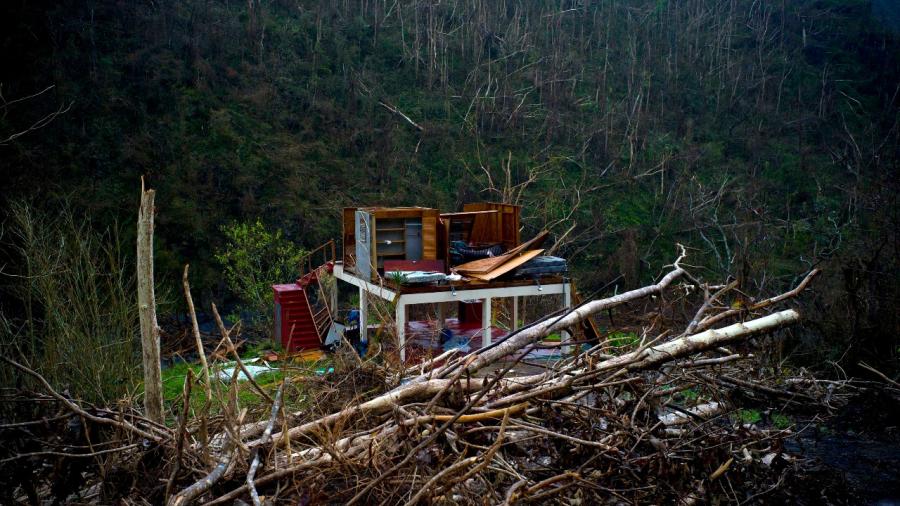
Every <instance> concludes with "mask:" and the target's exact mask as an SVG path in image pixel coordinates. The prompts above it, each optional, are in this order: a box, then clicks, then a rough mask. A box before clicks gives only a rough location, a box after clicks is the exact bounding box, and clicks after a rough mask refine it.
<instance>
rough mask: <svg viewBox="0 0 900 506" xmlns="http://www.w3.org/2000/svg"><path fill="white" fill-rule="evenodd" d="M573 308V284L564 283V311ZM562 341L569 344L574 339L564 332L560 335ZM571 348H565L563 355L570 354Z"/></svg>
mask: <svg viewBox="0 0 900 506" xmlns="http://www.w3.org/2000/svg"><path fill="white" fill-rule="evenodd" d="M571 307H572V283H569V282H564V283H563V309H570V308H571ZM560 339H561V340H562V342H564V343H565V342H568V341H570V340H571V339H572V336H570V335H569V333H568V332H566V331H563V332H561V333H560ZM569 348H570V347H569V346H563V348H562V351H563V353H569Z"/></svg>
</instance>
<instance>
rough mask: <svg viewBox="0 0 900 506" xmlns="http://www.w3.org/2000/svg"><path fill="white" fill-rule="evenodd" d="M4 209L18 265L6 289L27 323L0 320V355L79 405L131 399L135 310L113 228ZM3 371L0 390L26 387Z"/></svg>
mask: <svg viewBox="0 0 900 506" xmlns="http://www.w3.org/2000/svg"><path fill="white" fill-rule="evenodd" d="M11 210H12V215H11V220H10V222H8V223H7V225H8V226H9V227H10V228H9V229H8V232H9V233H10V235H11V239H12V240H13V241H14V244H15V247H14V249H13V251H12V252H11V253H12V254H13V255H14V257H15V258H17V259H18V260H19V261H20V262H22V263H21V265H22V266H23V271H22V273H21V276H22V277H21V278H17V279H16V281H19V282H18V283H16V284H14V285H12V286H13V289H14V293H15V295H16V296H17V297H18V298H19V300H20V301H22V303H23V306H24V307H23V308H22V309H23V312H24V314H25V315H26V316H27V317H26V318H25V319H24V320H22V321H21V323H20V322H17V321H13V320H10V319H9V318H7V317H5V316H2V315H0V322H2V325H0V342H2V349H0V352H2V353H3V354H4V355H6V356H9V357H12V358H14V359H17V360H24V361H25V362H26V363H27V364H29V365H30V366H31V367H32V368H33V369H35V370H37V371H38V372H39V373H41V374H42V375H44V376H45V377H46V378H47V380H48V381H50V383H51V384H53V385H56V386H57V387H58V388H59V389H60V390H68V391H69V392H71V393H73V394H77V395H78V396H79V397H81V398H83V399H85V400H88V401H91V402H106V403H108V404H113V403H114V402H115V401H117V400H119V399H124V398H130V397H132V396H133V395H135V394H136V393H137V387H138V381H139V379H140V376H141V369H140V344H139V341H138V312H137V301H136V289H135V286H134V278H133V274H132V273H131V270H130V269H128V268H126V258H127V257H126V256H125V254H124V253H123V252H122V251H121V250H120V249H119V244H120V241H119V240H118V235H119V232H118V230H117V229H116V228H110V229H107V230H104V231H102V232H97V231H95V229H93V228H92V226H91V223H90V222H85V221H83V220H82V218H81V217H79V216H77V215H76V213H75V212H73V211H71V210H70V209H68V208H63V209H62V210H61V212H60V213H59V214H57V215H51V214H48V213H44V212H41V211H39V210H37V209H35V208H34V207H32V206H30V205H28V204H25V203H23V202H16V203H13V204H12V206H11ZM10 369H11V368H9V367H4V368H2V369H0V370H2V371H3V372H2V373H0V384H2V386H4V387H6V386H13V385H15V384H17V383H18V382H19V381H21V382H24V383H26V384H28V382H29V381H30V379H29V378H23V377H21V375H20V374H19V373H18V372H16V371H12V370H10Z"/></svg>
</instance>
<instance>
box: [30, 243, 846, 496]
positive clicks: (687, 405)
mask: <svg viewBox="0 0 900 506" xmlns="http://www.w3.org/2000/svg"><path fill="white" fill-rule="evenodd" d="M682 259H683V256H682V257H679V259H678V260H677V261H676V262H674V264H673V265H672V266H671V269H670V270H669V271H668V272H667V273H665V275H663V276H662V277H661V278H660V279H659V281H658V282H657V283H655V284H652V285H648V286H645V287H642V288H639V289H636V290H631V291H627V292H624V293H620V294H618V295H614V296H611V297H607V298H602V299H597V300H590V301H585V302H584V303H582V304H579V305H578V306H577V307H575V308H573V309H572V310H570V311H568V312H565V313H562V314H557V315H553V316H550V317H546V318H544V319H542V320H540V321H538V322H535V323H533V324H531V325H529V326H527V327H525V328H523V329H520V330H518V331H516V332H513V333H512V334H511V335H510V336H508V337H506V338H504V339H503V340H502V341H500V342H498V343H496V344H495V345H493V346H491V347H487V348H482V349H479V350H478V351H476V352H474V353H472V354H469V355H462V354H460V353H447V354H445V355H443V356H442V357H441V358H440V359H438V360H432V361H429V362H427V363H423V364H420V365H419V366H416V367H402V368H391V367H390V366H387V365H383V364H381V360H380V359H379V358H377V357H379V356H382V355H379V354H378V353H376V354H375V355H376V358H375V359H370V360H367V361H359V360H349V359H347V360H344V359H342V358H341V357H344V356H348V355H346V354H348V353H349V352H348V351H347V350H339V351H338V352H337V355H336V356H335V359H334V360H335V372H334V373H331V374H330V375H327V376H325V377H324V378H321V377H312V376H310V377H303V376H293V377H291V378H290V385H291V389H290V390H289V389H287V388H285V385H282V386H280V387H278V388H277V391H275V392H269V394H268V397H269V398H270V399H272V401H271V402H270V403H269V404H268V405H264V406H263V407H264V408H265V409H258V410H256V411H254V412H252V413H247V412H246V410H240V409H237V403H238V399H237V397H235V398H234V399H233V403H234V404H235V406H234V409H233V410H232V411H233V412H232V411H229V412H230V413H231V414H227V413H226V416H224V417H216V418H214V419H210V420H209V429H210V430H211V434H212V436H211V437H210V439H209V444H208V445H204V442H203V441H202V440H198V439H195V436H194V434H196V433H197V432H196V431H197V428H198V427H199V424H200V422H199V421H198V420H188V421H187V423H184V424H181V426H180V427H181V428H180V429H179V431H178V434H176V433H175V432H174V431H172V430H170V429H167V428H165V427H161V426H158V425H156V424H154V423H152V422H151V421H149V420H146V419H144V418H142V417H140V416H137V415H130V416H126V417H124V418H123V417H122V416H121V415H119V414H116V413H114V412H112V411H104V410H97V409H95V408H90V409H88V408H81V407H80V406H78V405H76V404H75V403H73V402H72V401H69V400H68V399H65V398H64V397H62V396H61V395H59V394H56V393H55V391H53V390H52V389H51V388H50V387H49V385H45V386H46V388H47V389H48V391H49V392H51V395H54V398H55V399H59V400H60V402H61V404H62V406H63V407H64V408H65V409H68V410H69V411H72V412H74V413H77V414H79V415H82V416H83V415H84V414H87V415H89V416H90V417H91V418H84V420H86V423H101V424H105V426H106V427H108V429H107V430H106V432H104V433H105V434H107V438H108V441H107V442H106V446H105V447H104V448H107V449H109V448H119V450H118V451H117V452H115V453H111V454H108V455H104V458H105V459H106V460H105V461H104V462H105V463H106V465H107V466H110V465H113V466H118V467H119V468H122V469H126V468H131V467H129V466H134V465H135V462H138V461H141V462H148V461H147V460H146V459H145V454H146V453H147V452H150V451H157V452H161V453H159V455H160V456H165V457H164V458H161V459H156V460H155V461H154V462H156V464H152V465H151V464H142V465H151V466H155V467H152V469H155V470H157V471H158V474H157V476H159V480H158V482H154V483H161V485H153V484H151V483H149V482H148V483H147V484H146V485H144V486H143V488H141V487H140V486H138V485H130V486H131V489H129V490H130V491H129V492H127V493H122V494H123V495H120V496H117V497H123V496H129V494H131V496H130V497H131V498H132V500H133V499H134V498H135V495H134V494H136V493H137V492H135V491H137V490H141V493H143V494H144V495H143V496H141V497H144V498H145V500H146V501H149V502H150V503H163V502H168V503H169V504H172V505H184V504H189V503H191V502H203V503H205V504H232V503H235V501H252V502H253V503H254V504H262V503H263V502H264V500H263V497H265V498H266V500H268V501H272V503H273V504H281V503H284V504H294V503H298V502H304V503H322V502H327V503H343V504H357V503H366V504H369V503H390V504H395V503H405V504H418V503H421V504H428V503H441V504H460V503H463V504H485V503H490V504H499V503H504V504H512V503H516V502H526V501H527V502H547V501H550V502H554V501H557V502H563V503H571V502H572V501H576V500H577V501H580V502H581V503H582V504H585V503H590V504H596V503H606V502H626V503H669V504H672V503H690V502H697V501H716V500H721V499H726V500H729V501H735V500H744V499H747V498H750V497H754V496H756V495H757V494H773V493H775V492H774V491H776V490H777V489H778V487H779V484H780V483H782V481H783V477H782V476H781V475H780V474H778V473H775V472H773V471H772V470H771V469H772V466H770V465H767V464H765V463H764V461H766V460H767V459H768V462H770V463H771V461H772V458H771V457H769V456H768V455H769V454H770V453H771V452H772V450H771V449H772V448H778V447H780V446H779V443H778V441H779V440H780V439H782V438H784V437H786V435H787V431H785V430H781V429H776V428H766V427H756V426H750V425H746V424H744V423H743V422H742V420H741V419H740V417H735V416H734V415H733V413H734V412H735V410H736V409H738V408H740V407H741V406H740V404H738V401H736V400H735V399H745V400H746V399H748V398H750V399H754V402H757V403H762V402H766V401H768V400H770V399H777V400H778V403H779V405H780V406H790V405H792V404H796V403H806V404H808V405H810V406H820V407H821V406H826V405H827V403H828V402H832V403H833V402H838V401H839V399H841V395H842V394H841V393H840V389H837V390H835V389H832V390H830V391H829V392H828V393H827V399H826V397H824V396H825V395H826V394H825V392H824V391H823V390H821V389H818V390H817V389H815V388H814V386H815V384H816V383H815V381H806V380H808V379H809V378H794V379H793V381H782V382H781V383H780V385H779V386H778V387H777V388H776V387H775V386H773V383H772V382H771V381H770V379H771V378H768V377H766V376H764V375H762V374H760V373H759V366H758V364H757V363H756V362H755V360H756V357H755V356H754V355H753V354H750V353H748V352H747V349H746V348H747V345H746V343H747V340H748V338H750V337H751V336H759V335H763V334H769V333H772V332H775V331H777V330H778V329H782V328H784V327H787V326H790V325H793V324H796V323H797V322H799V321H800V319H801V315H800V313H799V312H798V311H797V310H796V309H791V308H785V309H778V310H774V311H769V310H771V309H773V308H774V307H775V306H776V305H777V304H778V303H781V302H783V301H785V300H788V299H790V298H792V297H795V296H797V295H800V294H801V292H802V290H803V288H805V287H806V286H807V285H808V283H809V281H810V280H811V279H812V278H813V277H814V276H815V275H816V273H817V271H813V272H811V273H809V274H808V275H807V276H806V278H805V279H804V280H803V281H802V283H801V284H800V285H799V287H798V288H797V289H794V290H791V291H790V292H786V293H785V294H781V295H776V296H774V297H771V298H768V299H763V300H764V302H765V301H770V302H767V303H758V304H757V306H756V307H757V309H753V308H748V309H747V310H746V311H743V312H741V313H740V314H733V315H731V314H729V316H725V317H719V316H718V315H721V314H727V313H728V311H730V309H729V308H728V306H727V305H726V304H719V303H711V301H710V298H711V296H710V295H709V290H708V289H707V290H704V289H702V288H703V287H702V286H698V283H699V282H698V281H697V280H696V278H695V277H694V276H692V275H690V274H688V273H687V272H686V271H685V269H684V268H683V267H681V265H680V261H681V260H682ZM725 286H726V288H725V289H722V290H720V291H719V292H717V293H716V294H715V295H714V297H715V298H716V299H718V302H722V301H724V300H726V298H727V297H729V296H730V290H733V289H736V288H737V287H736V284H728V285H725ZM704 294H705V295H704ZM648 297H657V298H658V300H662V299H665V300H666V301H668V303H667V307H668V308H669V309H665V308H661V307H660V305H659V304H654V305H653V306H654V307H655V308H657V310H658V311H659V310H663V309H665V315H664V318H662V317H657V318H656V319H655V320H654V323H652V324H650V325H648V326H645V327H644V328H643V329H641V330H638V331H632V332H633V333H632V334H630V336H631V338H630V339H629V340H628V341H627V342H623V341H622V339H621V338H620V337H619V336H620V335H621V332H620V331H617V332H615V333H613V332H611V333H610V334H609V337H608V338H606V339H604V338H603V337H602V336H601V338H599V339H598V340H596V341H594V342H586V343H581V344H582V345H581V346H577V347H574V348H576V350H575V352H574V353H572V354H568V355H561V357H560V359H559V360H557V361H551V362H548V363H545V364H544V368H543V370H542V371H541V372H538V373H536V374H530V375H524V376H523V375H515V374H513V373H512V371H514V370H515V369H516V367H517V364H518V363H519V362H520V361H521V360H523V358H522V357H526V356H527V352H528V351H529V350H531V349H534V348H535V347H538V346H544V347H545V346H547V344H546V343H545V342H544V341H543V338H544V337H546V336H548V335H549V334H551V333H554V332H559V331H562V330H565V329H571V328H572V327H574V326H576V325H581V324H583V323H584V322H585V320H587V319H590V318H592V317H593V316H594V315H597V314H600V313H601V312H602V314H606V312H607V311H608V310H610V309H613V308H619V310H620V314H622V315H623V317H622V318H617V319H625V317H624V316H625V315H627V314H635V315H636V313H635V311H636V306H638V304H635V303H636V302H640V301H644V300H647V298H648ZM698 297H703V300H697V299H698ZM676 302H677V303H678V304H676ZM689 304H690V305H693V307H697V308H699V309H697V310H692V311H691V313H689V314H685V313H684V311H683V308H684V307H687V306H688V305H689ZM676 305H677V306H678V307H680V308H682V309H681V310H675V309H674V308H675V307H676ZM764 310H765V312H763V311H764ZM632 321H636V320H635V319H632ZM710 321H715V322H717V323H719V325H718V326H716V327H715V328H713V326H712V325H710V324H709V323H708V322H710ZM664 322H665V323H664ZM703 322H706V323H703ZM679 329H681V330H679ZM688 329H689V330H690V331H688ZM512 357H518V358H512ZM16 366H17V367H19V369H20V370H23V371H24V372H27V373H29V374H36V373H34V371H31V370H30V369H27V368H24V366H20V365H18V364H16ZM485 370H489V371H490V372H488V373H485V372H484V371H485ZM366 378H367V379H366ZM376 378H377V379H376ZM725 378H731V379H729V380H727V382H726V383H727V385H728V389H727V390H726V389H725V388H723V386H722V385H723V382H725ZM373 379H374V380H373ZM732 380H733V381H732ZM378 385H381V386H380V387H379V386H378ZM269 388H270V389H271V388H274V387H269ZM342 389H343V390H342ZM734 389H741V391H742V395H741V396H740V397H733V396H731V395H729V394H728V392H729V391H731V390H734ZM301 391H302V392H306V393H307V394H309V398H310V399H311V400H310V401H308V402H307V404H306V405H305V406H304V408H303V409H301V410H298V411H294V412H289V411H288V412H286V411H285V410H284V409H283V408H282V406H286V405H288V403H289V401H290V400H291V398H292V397H293V396H296V395H298V392H301ZM326 392H332V393H326ZM341 392H344V393H343V394H341V395H343V397H342V398H344V399H346V400H345V401H342V402H340V403H336V404H335V403H332V404H328V403H326V401H325V399H326V397H328V396H329V395H334V394H340V393H341ZM178 409H180V407H179V408H178ZM185 409H186V408H185ZM88 411H89V412H88ZM238 412H240V414H235V413H238ZM185 413H187V411H185ZM251 417H252V418H251ZM243 420H248V421H252V422H251V423H247V422H244V421H243ZM184 436H186V437H187V439H186V440H185V444H184V445H181V444H176V442H178V441H181V438H182V437H184ZM142 439H143V440H144V441H147V444H146V445H134V444H133V443H134V442H140V441H141V440H142ZM116 445H118V446H116ZM154 449H155V450H154ZM204 451H209V452H210V453H211V455H210V457H209V458H208V459H207V458H204V454H203V452H204ZM764 457H765V458H764ZM94 458H97V457H94ZM111 462H112V463H113V464H110V463H111ZM176 462H183V465H181V466H180V467H177V468H173V467H172V466H173V465H175V463H176ZM157 468H158V469H157ZM144 472H149V471H146V470H145V471H144ZM154 472H156V471H154ZM92 480H93V481H92ZM149 481H153V480H149ZM85 482H86V483H87V485H85V487H87V488H90V487H91V486H92V485H91V484H92V483H94V484H97V485H96V487H95V489H90V490H94V491H95V493H96V494H97V495H96V497H97V499H98V501H99V502H104V501H110V500H113V499H114V497H113V496H111V495H102V494H111V493H112V492H105V490H106V489H107V488H108V487H100V486H99V483H101V478H100V475H99V474H97V475H96V476H94V475H89V476H88V477H87V478H86V479H85ZM722 483H724V484H725V485H719V484H722ZM723 487H724V488H723ZM166 490H168V491H170V492H168V494H170V496H169V497H165V495H166V492H164V491H166ZM120 493H121V491H120Z"/></svg>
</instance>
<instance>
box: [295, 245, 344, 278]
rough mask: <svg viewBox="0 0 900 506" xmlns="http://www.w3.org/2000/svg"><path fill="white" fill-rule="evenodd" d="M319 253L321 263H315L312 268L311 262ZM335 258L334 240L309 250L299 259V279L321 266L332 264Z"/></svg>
mask: <svg viewBox="0 0 900 506" xmlns="http://www.w3.org/2000/svg"><path fill="white" fill-rule="evenodd" d="M319 253H321V258H322V262H321V263H317V264H316V266H315V267H313V260H314V259H315V258H316V256H317V254H319ZM335 258H336V253H335V246H334V239H331V240H330V241H328V242H326V243H325V244H322V245H320V246H318V247H317V248H315V249H313V250H310V251H309V252H307V253H306V254H305V255H303V256H302V257H300V261H299V262H298V263H299V270H300V277H301V278H302V277H303V276H304V275H306V274H309V273H311V272H313V271H314V270H316V269H318V268H320V267H322V266H323V265H327V264H328V262H334V260H335Z"/></svg>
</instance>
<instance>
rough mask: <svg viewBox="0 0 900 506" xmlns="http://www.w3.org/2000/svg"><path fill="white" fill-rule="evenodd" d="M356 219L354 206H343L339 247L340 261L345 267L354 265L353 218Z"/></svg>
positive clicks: (354, 233)
mask: <svg viewBox="0 0 900 506" xmlns="http://www.w3.org/2000/svg"><path fill="white" fill-rule="evenodd" d="M355 219H356V208H355V207H345V208H344V214H343V219H342V221H343V226H344V230H343V233H342V234H341V243H342V244H341V247H342V248H343V249H342V251H343V255H342V257H343V258H342V261H343V262H344V265H345V266H346V267H350V268H352V267H354V266H355V265H356V228H355V223H354V220H355Z"/></svg>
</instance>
